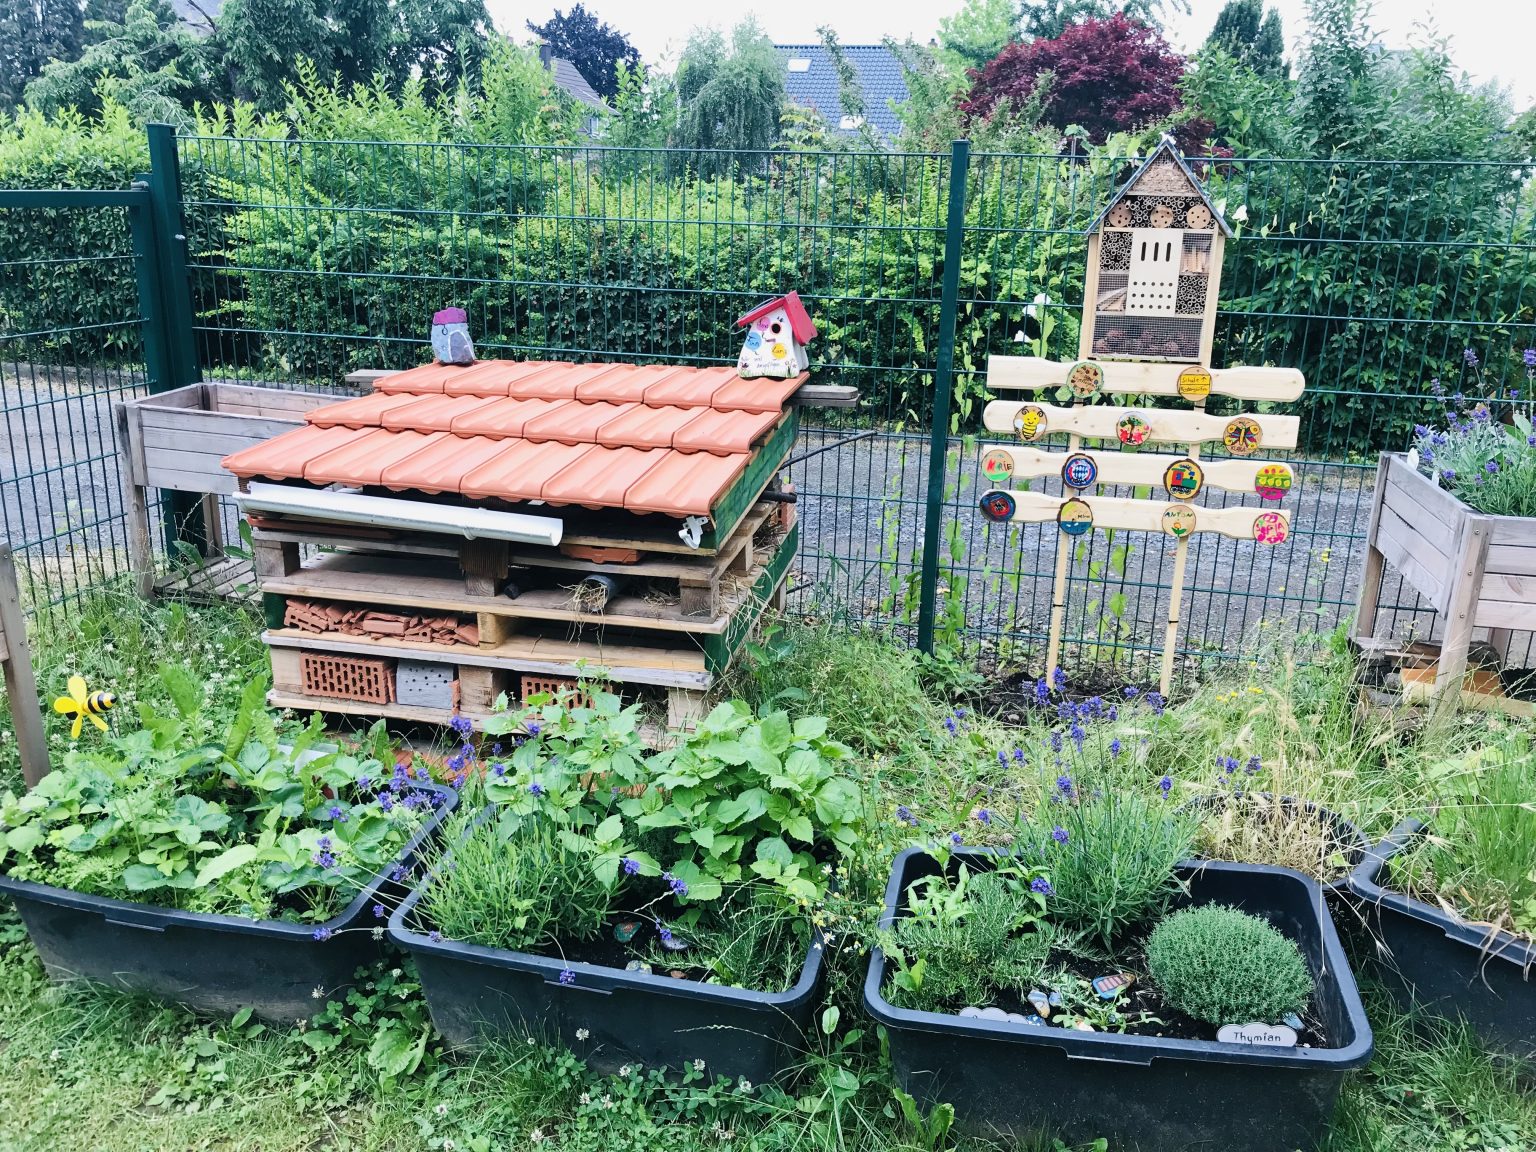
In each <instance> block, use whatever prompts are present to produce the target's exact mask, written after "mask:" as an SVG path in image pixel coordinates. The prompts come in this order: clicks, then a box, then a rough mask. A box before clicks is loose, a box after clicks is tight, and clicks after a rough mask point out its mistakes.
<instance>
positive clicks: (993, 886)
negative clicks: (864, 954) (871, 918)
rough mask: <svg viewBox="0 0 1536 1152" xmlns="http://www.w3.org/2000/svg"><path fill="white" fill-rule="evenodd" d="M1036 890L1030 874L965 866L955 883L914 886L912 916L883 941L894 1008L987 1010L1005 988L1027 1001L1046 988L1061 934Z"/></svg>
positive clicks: (923, 882) (935, 881)
mask: <svg viewBox="0 0 1536 1152" xmlns="http://www.w3.org/2000/svg"><path fill="white" fill-rule="evenodd" d="M1029 884H1030V878H1029V877H1027V876H1024V877H1021V876H1019V875H1017V874H1014V873H1011V872H1007V871H998V872H981V873H972V872H970V871H969V870H968V869H967V868H966V867H965V866H964V865H962V866H961V868H960V872H959V876H958V878H957V879H956V880H954V881H953V882H951V881H949V880H947V879H946V878H944V877H928V878H925V879H923V880H919V881H916V882H915V883H914V884H913V885H912V886H911V887H909V889H908V904H909V908H910V914H909V915H907V916H905V917H903V918H902V919H900V920H898V921H897V922H896V926H895V929H894V931H892V932H888V933H886V934H885V935H884V937H883V938H882V940H881V947H882V948H883V949H884V950H885V952H886V954H887V955H888V956H890V957H891V959H892V961H893V962H894V963H895V965H896V975H895V978H894V981H893V984H892V987H891V990H890V996H891V999H892V1002H893V1003H895V1004H897V1005H899V1006H901V1007H903V1008H915V1009H919V1010H923V1011H941V1010H944V1009H949V1008H960V1007H964V1006H966V1005H970V1004H984V1003H986V1002H987V1001H989V1000H990V999H992V998H993V996H995V995H996V994H997V992H998V991H1000V990H1007V991H1011V992H1015V993H1017V994H1019V995H1021V996H1022V995H1023V992H1024V991H1026V990H1027V989H1029V988H1030V986H1032V985H1035V984H1038V983H1039V982H1040V980H1041V978H1042V977H1043V975H1044V972H1045V964H1046V960H1047V959H1048V958H1049V956H1050V952H1051V947H1052V945H1053V944H1054V943H1055V940H1056V934H1055V932H1053V931H1052V929H1051V927H1050V925H1049V924H1046V923H1042V922H1041V921H1040V919H1039V916H1040V900H1039V898H1038V897H1037V896H1036V895H1035V894H1034V893H1032V892H1031V891H1030V889H1029ZM924 889H926V891H924Z"/></svg>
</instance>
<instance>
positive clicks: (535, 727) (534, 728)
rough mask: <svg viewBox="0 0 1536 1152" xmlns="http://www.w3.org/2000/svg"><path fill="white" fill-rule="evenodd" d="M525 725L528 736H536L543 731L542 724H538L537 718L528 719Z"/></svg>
mask: <svg viewBox="0 0 1536 1152" xmlns="http://www.w3.org/2000/svg"><path fill="white" fill-rule="evenodd" d="M526 727H527V729H528V735H530V736H537V735H538V734H539V733H540V732H542V731H544V725H542V724H540V723H539V722H538V721H537V720H530V721H528V723H527V725H526Z"/></svg>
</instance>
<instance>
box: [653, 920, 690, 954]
mask: <svg viewBox="0 0 1536 1152" xmlns="http://www.w3.org/2000/svg"><path fill="white" fill-rule="evenodd" d="M657 934H658V935H659V936H660V937H661V946H662V947H663V948H665V949H666V950H667V951H668V952H686V951H688V941H686V940H684V939H683V938H682V937H681V936H679V935H677V933H675V932H673V931H672V930H671V929H670V928H667V927H665V926H663V927H662V929H661V930H660V931H659V932H658V933H657Z"/></svg>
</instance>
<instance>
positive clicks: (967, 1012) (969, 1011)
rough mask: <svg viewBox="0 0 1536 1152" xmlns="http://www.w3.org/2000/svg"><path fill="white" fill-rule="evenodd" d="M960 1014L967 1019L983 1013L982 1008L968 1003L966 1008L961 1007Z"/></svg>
mask: <svg viewBox="0 0 1536 1152" xmlns="http://www.w3.org/2000/svg"><path fill="white" fill-rule="evenodd" d="M959 1015H960V1016H961V1017H962V1018H963V1019H966V1020H970V1019H974V1018H975V1017H978V1016H980V1015H981V1009H980V1008H978V1007H976V1005H974V1004H967V1005H966V1006H965V1007H964V1008H962V1009H960V1012H959Z"/></svg>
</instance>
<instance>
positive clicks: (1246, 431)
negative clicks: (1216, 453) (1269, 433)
mask: <svg viewBox="0 0 1536 1152" xmlns="http://www.w3.org/2000/svg"><path fill="white" fill-rule="evenodd" d="M1261 439H1262V436H1261V434H1260V431H1259V422H1258V421H1257V420H1255V419H1254V418H1253V417H1252V416H1235V417H1233V418H1232V419H1231V420H1229V421H1227V428H1226V431H1225V432H1223V433H1222V434H1221V442H1222V443H1223V444H1225V445H1226V446H1227V451H1228V452H1230V453H1232V455H1234V456H1252V455H1253V454H1254V453H1255V452H1257V451H1258V450H1259V441H1260V440H1261Z"/></svg>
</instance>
